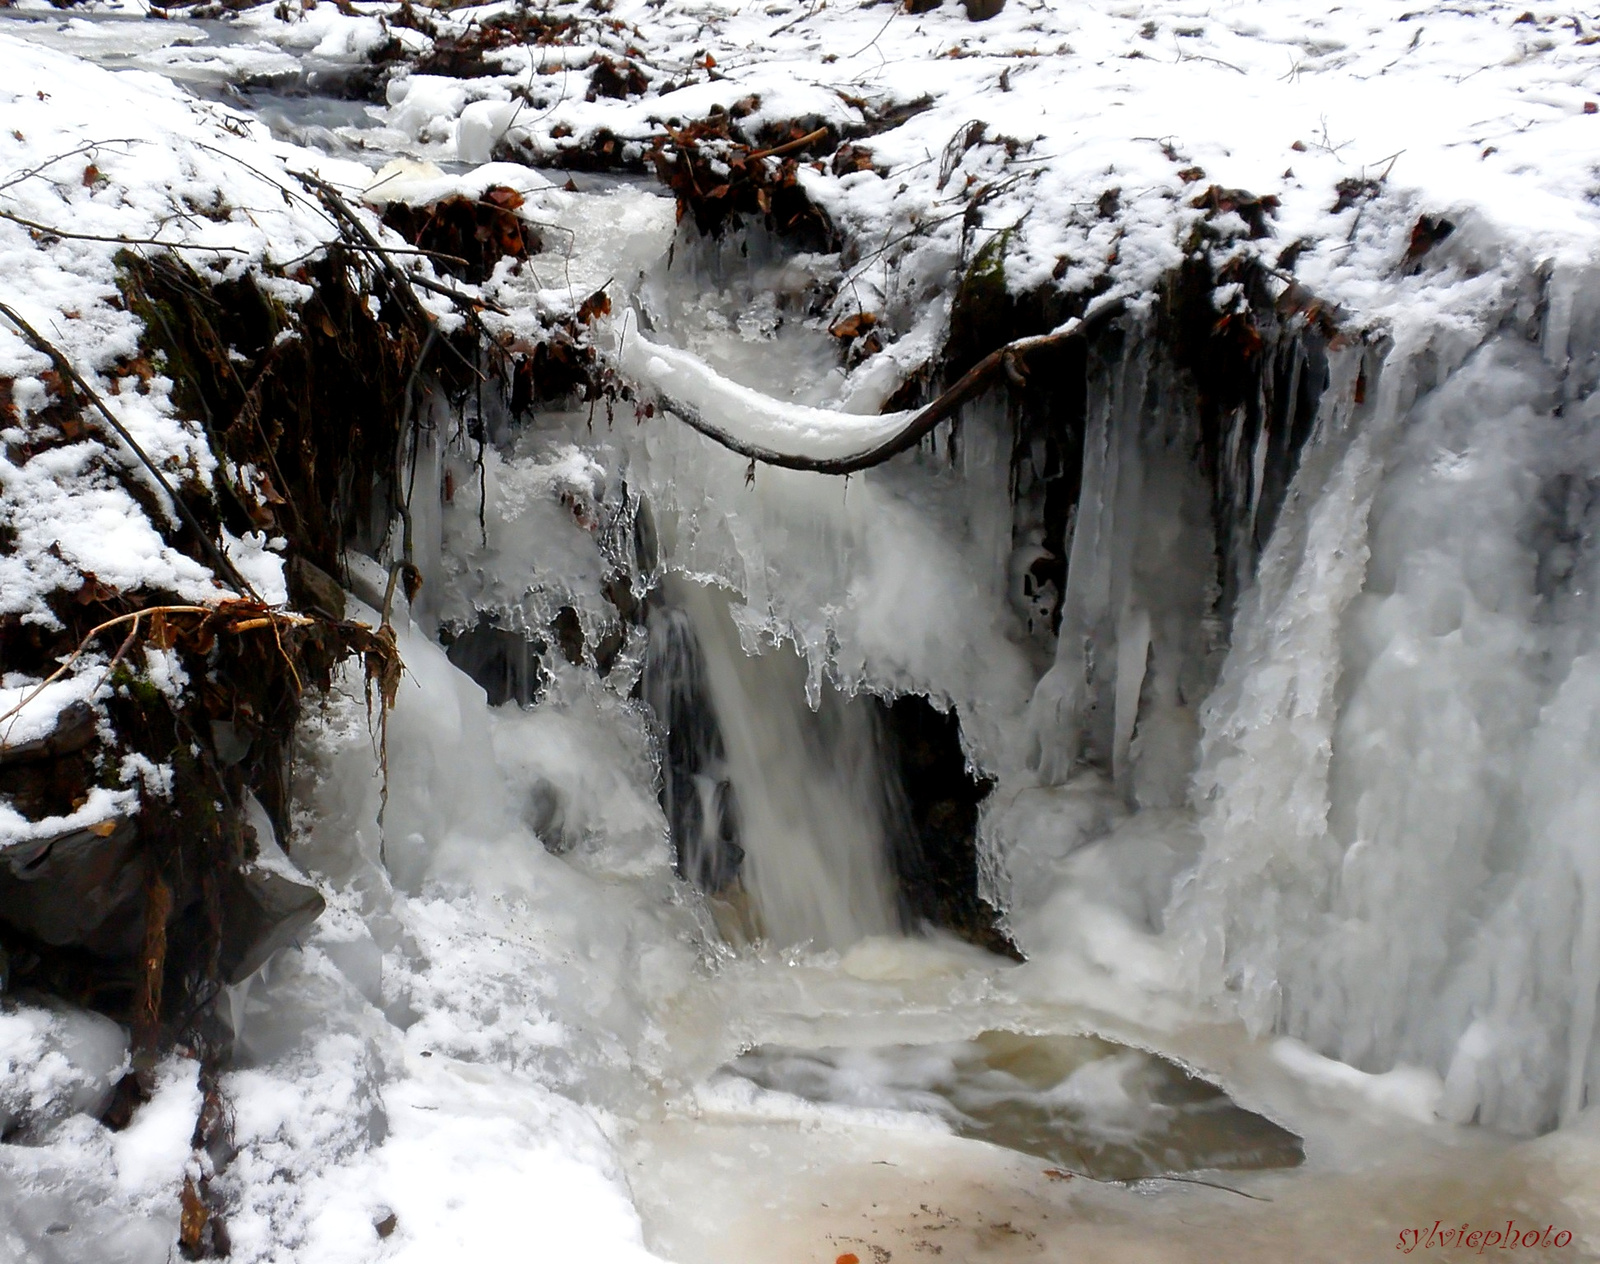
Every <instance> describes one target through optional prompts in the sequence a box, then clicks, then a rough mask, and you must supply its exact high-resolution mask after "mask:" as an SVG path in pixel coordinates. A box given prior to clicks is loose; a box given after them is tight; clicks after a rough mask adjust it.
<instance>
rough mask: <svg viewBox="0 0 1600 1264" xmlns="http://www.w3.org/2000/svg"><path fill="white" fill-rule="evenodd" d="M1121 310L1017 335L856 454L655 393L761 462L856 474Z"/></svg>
mask: <svg viewBox="0 0 1600 1264" xmlns="http://www.w3.org/2000/svg"><path fill="white" fill-rule="evenodd" d="M1122 309H1123V304H1122V302H1121V300H1116V301H1113V302H1110V303H1107V304H1105V305H1104V306H1103V307H1101V308H1100V309H1099V310H1098V311H1096V312H1095V313H1094V314H1093V315H1091V316H1089V317H1088V319H1086V320H1077V319H1074V320H1072V321H1069V322H1068V323H1067V324H1066V325H1064V326H1063V327H1062V328H1060V329H1058V330H1056V331H1055V332H1053V333H1048V334H1036V335H1034V336H1033V337H1031V338H1018V339H1017V340H1016V341H1015V342H1008V343H1006V345H1005V346H1003V347H1001V348H1000V349H999V350H998V351H991V352H990V353H989V354H988V355H986V356H984V358H983V359H981V360H979V361H978V363H977V364H975V365H973V366H972V367H971V368H970V369H968V370H967V371H966V372H965V373H964V374H962V376H961V380H960V381H958V382H957V383H956V384H955V385H954V386H952V387H951V388H950V389H949V390H947V391H945V393H944V394H942V395H940V396H939V398H938V399H936V400H934V401H933V402H932V403H931V404H929V405H928V406H927V407H926V408H923V409H922V410H921V411H920V412H918V413H917V414H916V416H914V417H912V418H911V420H910V421H908V422H906V424H905V425H904V426H902V427H901V428H900V429H899V430H898V431H896V432H895V433H894V434H892V435H890V436H889V437H888V438H887V439H884V440H882V441H881V442H879V443H878V444H877V445H876V446H874V447H871V448H868V449H867V450H866V451H865V452H857V453H855V454H853V455H851V456H836V457H825V458H818V457H809V456H798V455H795V454H792V453H788V452H778V451H775V450H774V449H772V448H764V447H761V446H760V445H758V444H754V443H746V442H745V441H744V440H743V439H739V438H737V437H735V436H734V435H731V434H729V433H728V432H727V431H726V430H724V429H722V428H721V427H720V426H718V425H715V424H714V423H712V422H710V421H707V420H706V419H705V418H704V417H702V416H701V415H700V412H699V410H698V409H696V408H694V407H693V406H692V405H689V404H685V403H682V402H680V401H678V400H675V399H672V398H671V397H670V396H668V395H666V394H665V393H663V392H661V391H659V390H658V391H656V395H657V397H658V398H659V399H660V401H661V404H662V406H663V407H665V408H666V409H667V410H668V411H670V412H673V413H675V414H677V416H678V417H679V418H681V419H682V420H683V422H684V423H685V424H687V425H688V426H690V427H691V428H692V429H694V430H698V431H699V432H700V433H701V434H703V435H705V436H706V438H708V439H712V440H715V441H716V442H717V443H720V444H721V445H722V446H723V447H725V448H727V449H728V450H729V451H730V452H736V453H738V454H739V455H740V456H742V457H748V458H749V459H750V460H751V461H752V462H756V461H759V462H760V463H761V464H763V465H775V466H777V467H778V468H780V469H785V470H805V471H808V472H809V473H813V474H854V473H857V472H858V471H860V470H866V469H871V468H872V467H873V466H874V465H882V464H883V463H884V462H885V461H887V460H888V459H889V458H890V457H893V456H898V455H899V454H900V453H902V452H905V451H907V450H908V449H910V448H914V447H916V446H917V444H918V443H920V442H921V441H922V439H923V438H924V436H926V435H927V434H928V433H929V432H930V431H931V430H933V428H934V427H935V426H937V425H938V424H939V423H940V422H941V421H945V420H948V419H949V418H950V416H951V415H952V414H954V413H955V412H956V410H957V409H959V408H960V407H961V406H962V405H963V404H965V403H968V402H969V401H971V400H973V399H975V398H976V397H977V396H978V395H980V394H981V393H982V392H983V390H984V388H985V387H987V386H988V384H989V379H990V378H992V377H994V376H995V375H996V374H997V373H1000V372H1005V373H1007V374H1008V375H1011V376H1013V378H1014V377H1015V376H1016V375H1017V374H1018V369H1017V366H1016V362H1015V361H1016V358H1017V357H1020V356H1026V355H1028V354H1029V353H1030V352H1033V351H1038V350H1040V349H1041V348H1044V347H1056V346H1060V345H1062V344H1063V343H1067V342H1074V341H1078V340H1080V339H1084V338H1087V337H1088V336H1089V335H1090V334H1092V333H1094V332H1095V331H1097V330H1098V329H1100V328H1101V327H1102V326H1103V325H1104V324H1105V323H1106V322H1107V321H1108V320H1110V319H1111V317H1113V316H1115V315H1117V314H1119V313H1120V312H1121V311H1122Z"/></svg>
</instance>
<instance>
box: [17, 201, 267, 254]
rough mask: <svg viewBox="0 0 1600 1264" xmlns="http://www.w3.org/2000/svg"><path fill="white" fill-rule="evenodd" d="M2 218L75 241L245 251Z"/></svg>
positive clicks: (230, 252) (226, 252) (224, 251)
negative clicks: (81, 230)
mask: <svg viewBox="0 0 1600 1264" xmlns="http://www.w3.org/2000/svg"><path fill="white" fill-rule="evenodd" d="M0 219H8V220H10V221H11V222H12V223H13V224H21V225H22V226H23V227H24V228H31V229H32V230H33V231H34V232H36V233H46V234H48V235H49V236H51V237H64V238H70V239H71V240H73V241H104V242H109V243H111V244H112V245H116V246H165V247H166V248H167V249H168V250H209V251H211V252H212V253H214V254H219V255H242V254H244V251H242V250H240V249H238V248H237V247H236V246H202V245H199V244H198V243H195V242H187V241H161V240H160V239H159V238H155V237H119V236H117V235H115V234H112V233H75V232H72V231H70V230H69V229H65V228H54V227H52V226H51V225H49V224H41V223H39V222H38V221H36V220H31V219H24V218H23V217H22V216H20V215H13V214H12V213H11V212H10V211H0Z"/></svg>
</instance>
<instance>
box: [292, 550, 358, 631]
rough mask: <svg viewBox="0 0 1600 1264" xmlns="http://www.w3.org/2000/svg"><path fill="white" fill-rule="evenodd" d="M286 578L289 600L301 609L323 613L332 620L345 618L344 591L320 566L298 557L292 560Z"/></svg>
mask: <svg viewBox="0 0 1600 1264" xmlns="http://www.w3.org/2000/svg"><path fill="white" fill-rule="evenodd" d="M286 577H287V579H288V583H289V600H290V601H292V602H294V604H295V605H296V606H298V607H299V608H300V609H302V610H317V611H321V612H322V613H323V614H325V615H327V616H328V617H329V618H332V619H342V618H344V589H343V588H342V587H340V585H339V581H338V580H336V579H335V578H334V577H333V576H332V575H330V574H328V572H327V571H325V570H323V569H322V568H321V567H320V566H315V565H313V564H312V563H310V562H308V561H306V559H305V558H303V557H296V558H293V559H291V560H290V562H289V565H288V567H287V576H286Z"/></svg>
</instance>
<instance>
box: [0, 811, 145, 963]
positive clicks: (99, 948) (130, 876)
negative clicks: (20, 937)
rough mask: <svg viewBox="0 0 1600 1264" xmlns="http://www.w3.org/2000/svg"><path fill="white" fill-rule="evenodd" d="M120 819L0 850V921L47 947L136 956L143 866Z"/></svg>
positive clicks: (132, 834)
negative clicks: (76, 948) (71, 947)
mask: <svg viewBox="0 0 1600 1264" xmlns="http://www.w3.org/2000/svg"><path fill="white" fill-rule="evenodd" d="M137 838H138V831H137V829H136V828H135V826H134V823H133V822H132V821H130V820H127V819H124V818H120V817H118V818H113V820H111V821H109V822H106V823H104V824H102V825H96V826H92V827H90V828H87V829H75V830H70V831H68V832H66V833H63V834H58V835H56V836H54V837H52V838H45V839H38V840H35V841H33V842H28V843H19V844H17V845H15V846H12V847H8V848H6V849H5V850H3V851H0V921H5V922H8V923H9V924H10V925H12V926H14V927H16V928H17V929H18V930H20V931H23V932H25V933H27V934H29V935H31V936H33V937H34V938H35V939H38V940H40V941H42V942H43V943H46V944H50V945H52V946H54V947H58V948H64V947H67V946H76V947H82V948H87V949H88V950H89V951H90V952H94V953H97V954H99V955H101V956H105V957H128V956H132V955H134V954H136V953H137V952H138V950H139V945H140V942H141V940H142V936H143V934H144V917H143V915H142V913H141V911H140V909H141V907H142V904H143V899H144V896H143V891H144V880H145V871H146V867H147V864H146V861H145V858H144V856H143V855H141V854H139V853H138V851H137V849H136V847H135V843H136V841H137Z"/></svg>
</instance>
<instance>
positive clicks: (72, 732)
mask: <svg viewBox="0 0 1600 1264" xmlns="http://www.w3.org/2000/svg"><path fill="white" fill-rule="evenodd" d="M98 724H99V719H98V717H97V716H96V715H95V713H94V708H93V707H91V706H90V705H89V704H88V703H87V702H74V703H72V704H71V705H70V706H66V707H63V708H62V710H61V714H60V715H58V716H57V717H56V726H55V728H54V729H52V730H51V731H50V732H49V733H47V734H46V735H45V736H44V737H38V738H34V739H33V741H31V742H18V743H17V744H16V745H15V746H0V767H4V766H5V765H7V764H20V763H26V762H28V761H29V760H36V759H54V758H56V757H57V756H60V755H69V754H72V753H73V752H74V751H80V750H82V749H83V748H84V747H85V746H87V745H89V743H90V742H92V741H94V735H95V730H96V727H97V726H98Z"/></svg>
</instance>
